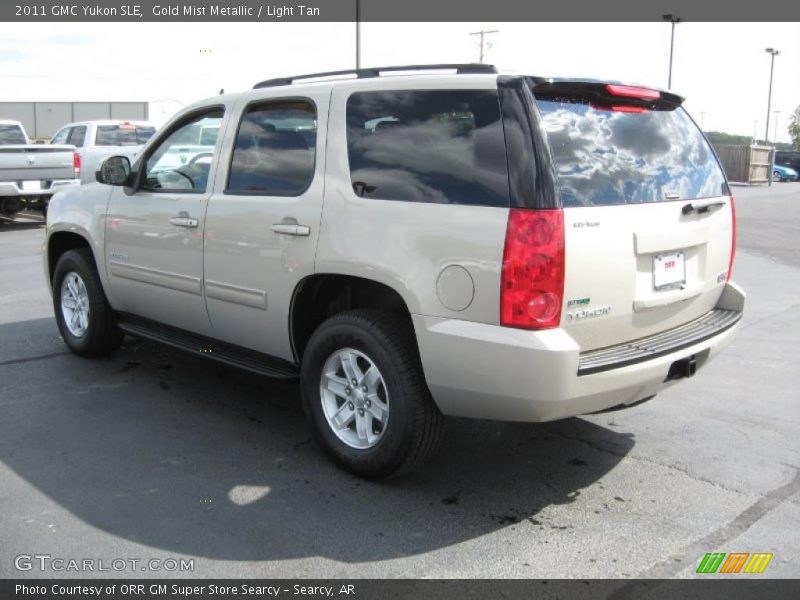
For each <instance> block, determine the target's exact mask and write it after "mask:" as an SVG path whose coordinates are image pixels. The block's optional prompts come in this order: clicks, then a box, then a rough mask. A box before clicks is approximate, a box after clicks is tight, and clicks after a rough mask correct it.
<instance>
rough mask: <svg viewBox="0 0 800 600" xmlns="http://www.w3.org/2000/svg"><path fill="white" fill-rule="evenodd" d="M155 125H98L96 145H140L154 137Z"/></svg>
mask: <svg viewBox="0 0 800 600" xmlns="http://www.w3.org/2000/svg"><path fill="white" fill-rule="evenodd" d="M155 132H156V128H155V127H142V126H138V125H98V126H97V133H96V134H95V138H94V145H95V146H138V145H140V144H144V143H145V142H146V141H147V140H149V139H150V138H151V137H153V134H154V133H155Z"/></svg>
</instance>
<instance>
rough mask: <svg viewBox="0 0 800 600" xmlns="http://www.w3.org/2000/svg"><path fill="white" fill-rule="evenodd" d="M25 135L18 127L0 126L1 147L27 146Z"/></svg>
mask: <svg viewBox="0 0 800 600" xmlns="http://www.w3.org/2000/svg"><path fill="white" fill-rule="evenodd" d="M27 143H28V140H26V139H25V134H24V133H22V129H20V128H19V126H18V125H0V146H12V145H15V144H27Z"/></svg>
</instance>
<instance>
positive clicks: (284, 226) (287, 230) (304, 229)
mask: <svg viewBox="0 0 800 600" xmlns="http://www.w3.org/2000/svg"><path fill="white" fill-rule="evenodd" d="M272 231H274V232H275V233H282V234H284V235H298V236H306V235H311V228H310V227H308V226H307V225H296V224H294V223H275V224H274V225H273V226H272Z"/></svg>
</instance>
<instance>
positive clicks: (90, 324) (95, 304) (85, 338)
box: [53, 248, 122, 356]
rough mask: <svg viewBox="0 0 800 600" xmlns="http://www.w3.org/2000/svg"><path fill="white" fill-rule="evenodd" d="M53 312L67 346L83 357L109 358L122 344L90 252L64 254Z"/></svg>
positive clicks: (55, 277) (57, 271) (55, 279)
mask: <svg viewBox="0 0 800 600" xmlns="http://www.w3.org/2000/svg"><path fill="white" fill-rule="evenodd" d="M53 308H54V309H55V314H56V323H57V324H58V330H59V332H60V333H61V337H62V338H64V343H66V344H67V346H68V347H69V349H70V350H72V351H73V352H74V353H75V354H80V355H81V356H106V355H108V354H111V352H113V351H114V350H115V349H116V348H117V346H119V344H120V343H121V342H122V332H121V331H120V330H119V329H118V328H117V321H116V317H115V315H114V312H113V311H112V310H111V307H110V306H109V305H108V301H107V300H106V295H105V293H104V292H103V287H102V285H101V283H100V276H99V275H98V274H97V268H96V267H95V264H94V259H93V258H92V254H91V252H89V250H88V249H84V248H80V249H76V250H69V251H67V252H65V253H64V254H63V255H62V256H61V258H59V259H58V263H57V264H56V268H55V271H54V273H53Z"/></svg>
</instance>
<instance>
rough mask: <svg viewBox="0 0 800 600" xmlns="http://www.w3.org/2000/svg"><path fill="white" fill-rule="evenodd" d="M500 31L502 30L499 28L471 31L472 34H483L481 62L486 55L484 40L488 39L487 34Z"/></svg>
mask: <svg viewBox="0 0 800 600" xmlns="http://www.w3.org/2000/svg"><path fill="white" fill-rule="evenodd" d="M499 31H500V30H499V29H481V30H480V31H473V32H471V33H470V35H479V36H481V54H480V56H481V57H480V61H479V62H480V63H481V64H483V56H484V50H483V49H484V41H485V39H486V36H489V35H491V34H493V33H498V32H499Z"/></svg>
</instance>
